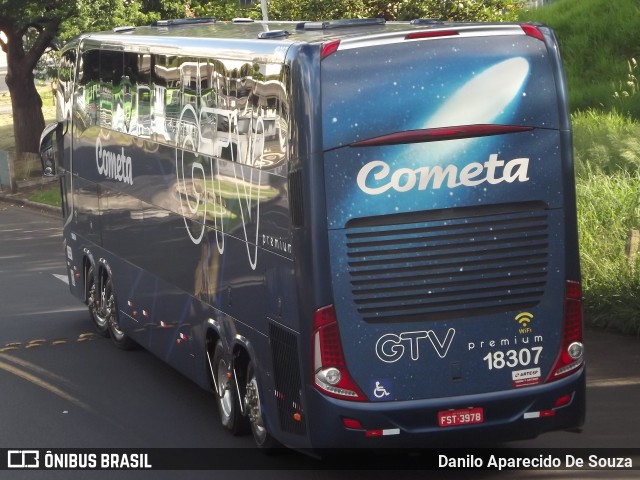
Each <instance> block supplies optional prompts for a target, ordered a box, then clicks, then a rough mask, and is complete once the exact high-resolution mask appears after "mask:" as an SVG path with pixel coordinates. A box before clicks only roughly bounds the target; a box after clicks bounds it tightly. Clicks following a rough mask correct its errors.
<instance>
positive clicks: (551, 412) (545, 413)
mask: <svg viewBox="0 0 640 480" xmlns="http://www.w3.org/2000/svg"><path fill="white" fill-rule="evenodd" d="M555 414H556V412H555V410H542V411H541V412H540V418H542V417H553V416H554V415H555Z"/></svg>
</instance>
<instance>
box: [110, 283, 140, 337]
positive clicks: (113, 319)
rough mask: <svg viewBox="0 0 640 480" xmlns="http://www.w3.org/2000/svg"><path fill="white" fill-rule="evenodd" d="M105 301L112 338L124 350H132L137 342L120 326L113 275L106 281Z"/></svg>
mask: <svg viewBox="0 0 640 480" xmlns="http://www.w3.org/2000/svg"><path fill="white" fill-rule="evenodd" d="M103 303H104V304H105V307H104V310H105V316H106V318H107V325H108V326H109V334H110V335H111V340H112V341H113V343H114V344H115V345H116V347H118V348H121V349H122V350H131V349H132V348H134V347H135V345H136V344H135V342H134V341H133V340H131V339H130V338H129V337H128V336H127V334H126V333H124V332H123V331H122V329H121V328H120V322H119V320H118V302H117V301H116V294H115V292H114V290H113V282H112V281H111V277H109V278H108V279H107V281H106V283H105V287H104V302H103Z"/></svg>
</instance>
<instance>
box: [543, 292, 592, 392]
mask: <svg viewBox="0 0 640 480" xmlns="http://www.w3.org/2000/svg"><path fill="white" fill-rule="evenodd" d="M583 362H584V344H583V343H582V288H581V286H580V283H579V282H572V281H567V282H566V285H565V298H564V331H563V335H562V346H561V347H560V355H559V356H558V359H557V360H556V363H555V365H554V366H553V369H552V370H551V375H549V378H547V382H553V381H554V380H558V379H560V378H563V377H566V376H567V375H569V374H571V373H573V372H575V371H576V370H577V369H578V368H580V367H581V366H582V364H583Z"/></svg>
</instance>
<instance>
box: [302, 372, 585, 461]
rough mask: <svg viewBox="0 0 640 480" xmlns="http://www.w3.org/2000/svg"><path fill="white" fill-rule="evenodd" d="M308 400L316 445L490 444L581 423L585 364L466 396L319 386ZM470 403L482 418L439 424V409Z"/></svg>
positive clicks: (314, 446) (469, 406)
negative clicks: (338, 393)
mask: <svg viewBox="0 0 640 480" xmlns="http://www.w3.org/2000/svg"><path fill="white" fill-rule="evenodd" d="M309 400H310V402H309V409H308V412H309V415H310V416H309V419H308V421H309V423H310V429H309V431H310V432H313V434H312V438H311V439H310V440H311V443H312V445H313V448H389V447H396V448H398V447H399V448H404V447H410V448H419V447H433V446H438V447H447V446H449V447H453V446H457V447H459V446H463V445H464V446H467V445H468V446H483V447H486V446H490V445H491V444H497V443H499V442H505V441H512V440H522V439H527V438H534V437H537V436H538V435H540V434H542V433H545V432H550V431H555V430H576V429H579V428H580V427H581V426H582V424H583V423H584V414H585V369H584V367H583V368H581V369H580V370H579V371H578V372H576V373H575V374H573V375H571V376H569V377H567V378H565V379H562V380H558V381H556V382H553V383H550V384H544V385H539V386H532V387H527V388H522V389H517V390H511V391H505V392H496V393H486V394H479V395H468V396H462V397H450V398H438V399H430V400H415V401H402V402H399V401H396V402H367V403H364V402H348V401H341V400H335V399H333V398H329V397H325V396H324V395H322V394H321V393H320V392H318V391H316V390H314V391H313V392H311V394H310V398H309ZM470 408H475V409H482V416H483V418H482V422H481V423H474V424H467V425H457V426H440V422H439V413H440V412H446V411H456V410H464V409H470ZM476 411H477V410H476ZM354 426H356V427H354ZM360 426H361V427H362V428H360Z"/></svg>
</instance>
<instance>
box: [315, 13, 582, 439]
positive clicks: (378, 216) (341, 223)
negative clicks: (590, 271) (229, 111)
mask: <svg viewBox="0 0 640 480" xmlns="http://www.w3.org/2000/svg"><path fill="white" fill-rule="evenodd" d="M323 55H324V56H323V58H322V60H321V85H322V88H321V94H322V99H321V103H322V117H323V123H322V129H323V150H324V160H323V161H324V177H325V184H326V186H325V190H326V209H327V222H328V225H327V230H328V243H329V252H330V271H331V280H332V291H333V303H332V304H330V305H325V306H322V307H321V308H319V309H318V311H317V312H316V315H315V318H314V327H313V332H312V344H313V358H312V363H313V375H314V377H313V383H314V389H313V391H312V394H311V395H310V398H309V400H310V403H309V422H310V423H311V428H310V431H311V432H313V433H312V436H313V438H312V442H313V443H314V445H315V446H319V447H322V446H326V447H335V446H372V447H379V446H393V445H413V446H415V445H425V444H428V443H430V442H431V441H433V442H436V443H440V442H442V441H447V440H451V441H459V440H463V441H487V440H492V441H493V440H505V439H506V440H508V439H516V438H523V437H535V436H536V435H538V434H540V433H543V432H546V431H551V430H557V429H572V428H577V427H579V426H580V425H581V424H582V422H583V418H584V388H585V387H584V385H585V384H584V378H585V377H584V362H583V344H582V306H581V291H580V271H579V258H578V242H577V229H576V211H575V190H574V180H573V161H572V147H571V132H570V122H569V116H568V112H567V103H566V87H565V83H564V76H563V73H562V67H561V63H560V58H559V53H558V50H557V43H556V40H555V37H554V35H553V32H552V31H551V30H550V29H548V28H546V27H543V26H532V25H494V26H469V25H464V26H463V25H457V24H451V25H441V26H436V27H433V28H415V29H414V30H409V31H406V32H403V33H401V34H398V33H393V34H384V35H377V36H376V35H373V36H367V37H361V38H355V37H354V38H345V39H343V40H341V41H334V42H332V43H329V44H325V45H324V50H323Z"/></svg>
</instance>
